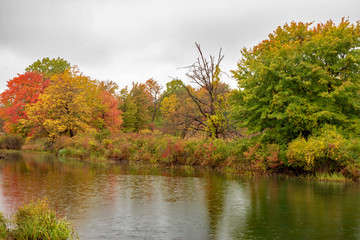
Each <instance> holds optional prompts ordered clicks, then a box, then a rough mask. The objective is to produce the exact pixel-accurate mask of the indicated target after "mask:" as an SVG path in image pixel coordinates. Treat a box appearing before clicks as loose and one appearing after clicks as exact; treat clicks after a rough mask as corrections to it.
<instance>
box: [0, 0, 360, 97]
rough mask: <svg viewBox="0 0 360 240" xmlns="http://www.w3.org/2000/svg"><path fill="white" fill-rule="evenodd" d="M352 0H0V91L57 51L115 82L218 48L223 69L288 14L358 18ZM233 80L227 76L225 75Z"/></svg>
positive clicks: (166, 69) (158, 74) (177, 72)
mask: <svg viewBox="0 0 360 240" xmlns="http://www.w3.org/2000/svg"><path fill="white" fill-rule="evenodd" d="M358 9H360V2H359V1H358V0H343V1H335V0H334V1H332V0H328V1H325V0H319V1H310V0H304V1H289V0H273V1H266V0H255V1H251V2H250V1H241V0H182V1H178V0H153V1H146V0H121V1H117V0H113V1H112V0H104V1H97V0H92V1H91V0H65V1H55V0H33V1H22V0H11V1H7V0H0V91H1V92H2V91H3V90H4V89H5V84H6V81H7V80H9V79H11V78H13V77H15V76H16V75H17V73H22V72H24V69H25V67H26V66H28V65H30V64H31V63H32V62H34V61H36V60H37V59H42V58H43V57H62V58H64V59H66V60H68V61H69V62H71V63H72V64H76V65H78V66H79V67H80V69H81V70H82V71H83V72H84V73H85V74H87V75H90V76H92V77H93V78H97V79H99V80H106V79H110V80H114V81H116V82H118V84H119V85H120V87H124V86H125V85H130V84H131V82H132V81H139V82H144V81H145V80H146V79H148V78H150V77H154V78H155V79H157V80H158V81H159V82H161V83H162V84H163V85H165V83H166V82H167V81H169V80H170V79H169V78H168V77H169V76H172V77H180V78H183V79H184V80H186V79H185V76H184V73H185V70H184V69H179V68H180V67H184V66H187V65H190V64H191V63H193V62H194V61H195V59H196V57H197V52H196V48H195V45H194V42H195V41H196V42H199V43H200V44H201V46H202V49H203V51H204V53H205V54H206V55H209V54H212V55H216V54H217V52H218V50H219V48H220V47H222V48H223V53H224V54H225V58H224V61H223V67H222V68H223V69H224V70H225V71H229V70H230V69H234V68H235V67H236V63H237V61H238V60H239V58H240V57H241V56H240V49H242V48H243V47H252V46H253V45H255V44H257V43H258V42H260V41H261V40H263V39H265V38H266V37H267V35H268V34H269V33H271V32H272V31H273V30H275V28H276V27H277V26H279V25H283V24H285V23H286V22H291V21H293V20H294V21H304V22H310V21H315V22H324V21H326V20H328V19H333V20H335V21H337V22H338V21H340V19H341V17H349V18H350V20H351V21H352V22H355V21H357V20H359V19H360V12H359V11H358ZM225 80H226V81H227V82H228V83H230V84H231V85H232V86H233V87H235V86H236V83H235V81H234V80H232V79H225Z"/></svg>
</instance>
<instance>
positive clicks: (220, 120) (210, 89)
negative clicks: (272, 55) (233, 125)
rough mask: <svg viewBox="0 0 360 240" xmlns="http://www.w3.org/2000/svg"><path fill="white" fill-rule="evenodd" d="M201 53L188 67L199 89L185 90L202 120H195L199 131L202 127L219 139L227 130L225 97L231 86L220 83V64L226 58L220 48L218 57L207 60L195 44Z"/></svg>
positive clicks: (191, 77)
mask: <svg viewBox="0 0 360 240" xmlns="http://www.w3.org/2000/svg"><path fill="white" fill-rule="evenodd" d="M195 45H196V48H197V50H198V51H199V55H200V56H199V57H198V58H197V60H196V62H195V63H193V64H192V65H190V66H188V67H186V68H188V73H187V74H186V76H187V77H189V78H190V79H191V82H192V83H194V84H195V85H196V86H197V87H198V89H197V90H196V91H194V90H193V89H192V88H191V87H189V86H185V85H184V87H185V89H186V91H187V93H188V94H189V96H190V97H191V99H192V100H193V101H194V103H195V104H196V106H197V108H198V110H199V112H200V113H201V115H202V116H203V117H202V118H196V119H194V120H195V121H196V122H198V127H197V129H200V126H202V127H203V128H202V129H204V130H205V131H207V132H208V133H209V136H210V137H212V138H219V137H220V135H221V134H223V133H224V132H225V130H226V125H227V122H228V121H227V117H226V116H225V115H224V112H225V109H226V107H227V106H226V103H225V100H226V99H225V95H226V93H228V92H229V86H228V85H227V84H224V83H222V82H221V81H220V75H221V70H220V64H221V61H222V60H223V58H224V55H222V53H221V51H222V49H221V48H220V50H219V54H218V56H217V57H214V56H211V55H210V58H209V60H208V59H206V58H205V57H204V55H203V53H202V51H201V48H200V45H199V44H198V43H195Z"/></svg>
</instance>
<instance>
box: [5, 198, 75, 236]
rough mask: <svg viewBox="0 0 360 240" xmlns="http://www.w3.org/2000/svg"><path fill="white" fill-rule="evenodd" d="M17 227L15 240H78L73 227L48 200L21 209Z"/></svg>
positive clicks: (17, 216)
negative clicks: (53, 208) (50, 205)
mask: <svg viewBox="0 0 360 240" xmlns="http://www.w3.org/2000/svg"><path fill="white" fill-rule="evenodd" d="M15 225H16V229H15V230H14V231H13V233H12V234H13V235H14V238H15V239H24V240H25V239H28V240H32V239H34V240H37V239H59V240H62V239H64V240H65V239H78V236H77V234H76V233H75V230H74V227H73V225H72V224H71V223H69V222H68V221H67V220H66V219H65V218H64V217H60V216H59V214H58V213H57V212H56V211H54V210H52V209H51V208H50V207H49V204H48V201H47V200H46V199H44V200H41V201H37V202H32V203H30V204H28V205H24V206H22V207H20V208H19V209H18V211H17V213H16V216H15Z"/></svg>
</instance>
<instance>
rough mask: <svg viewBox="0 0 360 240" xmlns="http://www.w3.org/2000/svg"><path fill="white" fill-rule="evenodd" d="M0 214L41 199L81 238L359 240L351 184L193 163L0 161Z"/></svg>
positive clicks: (33, 156) (32, 156)
mask: <svg viewBox="0 0 360 240" xmlns="http://www.w3.org/2000/svg"><path fill="white" fill-rule="evenodd" d="M0 181H1V184H0V211H3V212H6V213H9V214H10V213H12V212H14V211H15V209H16V208H17V207H18V206H19V205H20V204H22V203H24V202H29V201H30V200H31V199H36V198H41V197H47V198H48V199H49V200H50V202H51V204H52V205H53V207H55V208H57V209H58V210H59V211H61V212H63V213H64V214H65V215H67V216H68V217H69V218H70V219H71V220H72V221H74V222H75V223H76V225H77V226H78V230H79V233H80V237H81V238H82V239H359V238H360V235H359V230H358V229H359V219H360V207H359V206H358V203H359V200H360V199H359V198H360V188H359V186H358V185H356V184H355V185H354V184H340V183H314V182H307V183H304V182H298V181H290V180H280V179H266V178H237V179H226V178H225V177H222V176H220V175H218V174H216V173H214V172H211V171H203V170H199V169H193V168H182V169H179V168H168V169H164V168H155V167H152V168H151V167H146V166H139V165H127V164H101V163H84V162H79V161H69V160H65V159H56V158H55V157H54V156H52V155H48V154H38V153H13V154H10V155H9V158H7V159H4V160H0Z"/></svg>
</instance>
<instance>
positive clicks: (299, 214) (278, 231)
mask: <svg viewBox="0 0 360 240" xmlns="http://www.w3.org/2000/svg"><path fill="white" fill-rule="evenodd" d="M358 191H359V189H356V191H354V187H353V186H347V185H343V184H338V183H307V184H306V183H297V182H291V181H279V180H264V179H255V180H254V181H252V183H251V184H250V185H249V196H250V209H249V211H247V216H246V224H245V227H246V228H245V230H244V229H243V227H244V226H241V228H242V231H241V232H237V231H236V228H234V229H235V230H234V231H233V232H232V235H233V236H234V237H240V236H241V237H242V238H244V239H263V238H264V237H265V236H266V238H268V239H272V238H274V239H290V238H291V239H357V238H358V237H359V236H358V233H356V232H355V230H354V229H358V225H359V214H354V213H359V212H360V211H359V210H360V209H359V207H358V204H356V203H358V202H359V200H360V194H359V192H358ZM238 229H240V228H238Z"/></svg>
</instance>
